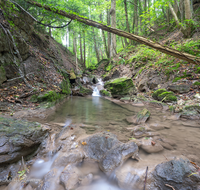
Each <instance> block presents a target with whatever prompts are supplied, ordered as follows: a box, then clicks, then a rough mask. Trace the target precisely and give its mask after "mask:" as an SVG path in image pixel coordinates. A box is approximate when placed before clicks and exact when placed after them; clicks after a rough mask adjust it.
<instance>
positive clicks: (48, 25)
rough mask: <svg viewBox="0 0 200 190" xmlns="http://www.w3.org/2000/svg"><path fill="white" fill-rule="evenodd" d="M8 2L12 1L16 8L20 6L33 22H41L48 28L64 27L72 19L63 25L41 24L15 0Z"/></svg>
mask: <svg viewBox="0 0 200 190" xmlns="http://www.w3.org/2000/svg"><path fill="white" fill-rule="evenodd" d="M10 2H12V3H13V4H15V5H16V6H17V7H18V8H20V9H21V10H23V11H24V12H25V13H26V14H28V15H29V16H30V17H31V18H32V19H33V20H34V21H35V22H37V23H38V24H41V25H43V26H47V27H49V28H64V27H66V26H68V25H69V24H70V23H71V21H72V19H71V20H70V21H69V22H68V23H67V24H65V25H63V26H51V25H50V24H43V23H42V22H40V21H38V20H37V19H36V18H35V17H33V15H31V14H30V13H29V12H27V11H26V10H25V9H24V8H23V7H21V6H20V5H19V4H18V3H16V2H15V1H11V0H10Z"/></svg>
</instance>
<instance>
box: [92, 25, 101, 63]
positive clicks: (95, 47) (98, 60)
mask: <svg viewBox="0 0 200 190" xmlns="http://www.w3.org/2000/svg"><path fill="white" fill-rule="evenodd" d="M93 39H94V49H95V52H96V56H97V62H98V63H99V62H100V57H99V51H98V48H97V42H96V38H95V33H94V28H93Z"/></svg>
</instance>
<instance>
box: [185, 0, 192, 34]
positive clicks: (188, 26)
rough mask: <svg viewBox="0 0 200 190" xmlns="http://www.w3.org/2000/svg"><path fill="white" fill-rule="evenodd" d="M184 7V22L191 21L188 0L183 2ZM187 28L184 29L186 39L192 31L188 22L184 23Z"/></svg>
mask: <svg viewBox="0 0 200 190" xmlns="http://www.w3.org/2000/svg"><path fill="white" fill-rule="evenodd" d="M184 5H185V20H191V19H192V12H191V7H190V0H184ZM186 24H187V27H186V33H187V34H186V35H187V37H190V35H191V31H192V24H191V22H190V21H186Z"/></svg>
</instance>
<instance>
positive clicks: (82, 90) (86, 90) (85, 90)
mask: <svg viewBox="0 0 200 190" xmlns="http://www.w3.org/2000/svg"><path fill="white" fill-rule="evenodd" d="M79 93H80V94H82V95H92V93H93V91H92V90H91V89H89V88H85V87H83V86H81V87H80V90H79Z"/></svg>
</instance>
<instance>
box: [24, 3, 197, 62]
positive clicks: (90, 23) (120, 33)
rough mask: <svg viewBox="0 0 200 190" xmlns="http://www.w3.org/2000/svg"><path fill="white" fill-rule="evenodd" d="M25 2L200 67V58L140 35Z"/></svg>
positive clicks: (45, 6)
mask: <svg viewBox="0 0 200 190" xmlns="http://www.w3.org/2000/svg"><path fill="white" fill-rule="evenodd" d="M25 1H26V2H28V3H30V4H32V5H35V6H38V7H41V8H44V9H45V10H48V11H51V12H53V13H56V14H59V15H62V16H64V17H67V18H71V19H72V20H77V21H79V22H81V23H84V24H86V25H88V26H93V27H96V28H99V29H102V30H105V31H107V32H110V33H113V34H116V35H118V36H122V37H125V38H128V39H131V40H134V41H137V42H139V43H142V44H144V45H147V46H149V47H152V48H154V49H156V50H159V51H161V52H163V53H166V54H168V55H171V56H174V57H177V58H179V59H182V60H185V61H188V62H190V63H194V64H197V65H200V58H199V57H196V56H194V55H191V54H188V53H183V52H180V51H178V50H176V49H173V48H171V47H167V46H163V45H161V44H159V43H156V42H154V41H151V40H149V39H147V38H145V37H142V36H138V35H135V34H130V33H128V32H125V31H123V30H119V29H116V28H112V27H108V26H106V25H104V24H100V23H98V22H95V21H93V20H89V19H86V18H83V17H80V16H78V15H75V14H73V13H70V12H65V11H63V10H59V9H56V8H54V7H53V8H52V7H50V6H47V5H42V4H40V3H37V2H33V1H30V0H25Z"/></svg>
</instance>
